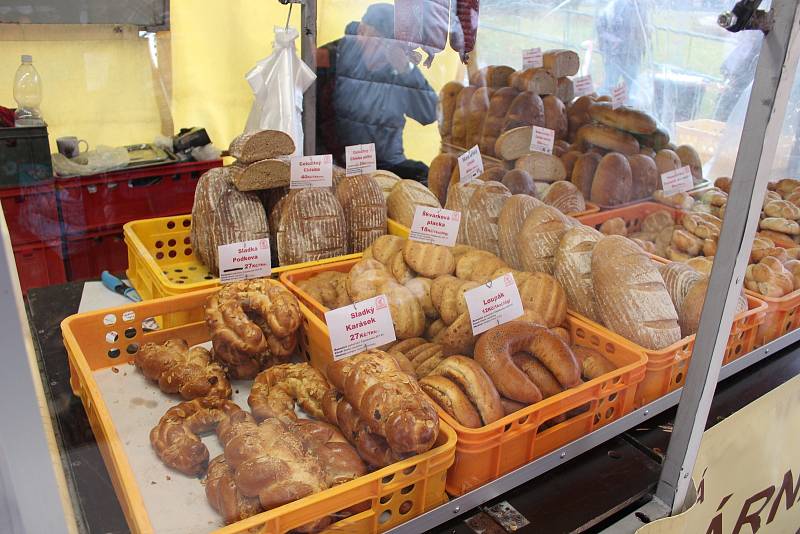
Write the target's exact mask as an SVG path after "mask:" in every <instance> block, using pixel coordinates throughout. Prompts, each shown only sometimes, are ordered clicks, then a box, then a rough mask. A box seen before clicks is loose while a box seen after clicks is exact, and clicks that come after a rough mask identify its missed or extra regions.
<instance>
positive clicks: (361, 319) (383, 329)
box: [325, 295, 396, 360]
mask: <svg viewBox="0 0 800 534" xmlns="http://www.w3.org/2000/svg"><path fill="white" fill-rule="evenodd" d="M325 322H326V323H327V325H328V331H329V332H330V338H331V349H332V350H333V359H334V360H341V359H342V358H346V357H348V356H352V355H353V354H358V353H359V352H364V351H365V350H369V349H371V348H373V347H379V346H381V345H385V344H387V343H391V342H392V341H394V340H395V339H396V338H395V333H394V324H393V323H392V314H391V312H390V310H389V300H388V299H387V297H386V295H378V296H377V297H372V298H371V299H366V300H362V301H361V302H356V303H354V304H351V305H349V306H344V307H342V308H337V309H335V310H330V311H327V312H325Z"/></svg>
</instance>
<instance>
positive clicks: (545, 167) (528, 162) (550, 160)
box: [514, 152, 567, 182]
mask: <svg viewBox="0 0 800 534" xmlns="http://www.w3.org/2000/svg"><path fill="white" fill-rule="evenodd" d="M514 168H515V169H519V170H523V171H525V172H527V173H528V174H530V175H531V177H533V179H534V181H537V182H557V181H559V180H564V179H566V177H567V171H566V169H565V168H564V164H563V163H561V160H560V159H558V158H557V157H556V156H554V155H552V154H544V153H542V152H531V153H530V154H526V155H524V156H522V157H521V158H519V159H518V160H517V162H516V163H515V164H514Z"/></svg>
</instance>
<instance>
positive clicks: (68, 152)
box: [56, 136, 89, 158]
mask: <svg viewBox="0 0 800 534" xmlns="http://www.w3.org/2000/svg"><path fill="white" fill-rule="evenodd" d="M81 143H86V148H85V149H84V150H83V151H84V152H86V151H87V150H89V143H88V142H86V141H85V140H83V139H78V138H77V137H75V136H67V137H59V138H58V139H56V145H57V146H58V151H59V152H60V153H61V154H63V155H65V156H67V157H68V158H74V157H75V156H77V155H78V154H80V153H81V149H80V146H81Z"/></svg>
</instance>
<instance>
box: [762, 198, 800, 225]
mask: <svg viewBox="0 0 800 534" xmlns="http://www.w3.org/2000/svg"><path fill="white" fill-rule="evenodd" d="M764 213H765V214H766V216H767V217H777V218H783V219H791V220H793V221H796V220H797V219H800V208H798V207H797V206H795V205H794V204H792V203H791V202H789V201H787V200H773V201H771V202H767V203H766V204H765V205H764Z"/></svg>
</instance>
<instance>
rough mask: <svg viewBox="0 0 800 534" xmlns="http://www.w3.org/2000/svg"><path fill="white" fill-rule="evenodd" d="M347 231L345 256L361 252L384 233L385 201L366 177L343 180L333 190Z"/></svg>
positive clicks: (373, 180) (364, 175)
mask: <svg viewBox="0 0 800 534" xmlns="http://www.w3.org/2000/svg"><path fill="white" fill-rule="evenodd" d="M336 200H338V201H339V205H340V206H341V207H342V212H343V213H344V221H345V226H346V229H347V241H346V246H347V252H348V254H352V253H354V252H361V251H363V250H364V249H366V248H367V247H368V246H370V245H371V244H372V242H373V241H375V240H376V239H377V238H379V237H380V236H382V235H384V234H385V233H386V228H387V223H386V201H385V200H384V198H383V193H382V192H381V187H380V186H379V185H378V182H376V181H375V179H374V178H372V177H371V176H370V175H368V174H362V175H358V176H346V177H345V178H343V179H342V180H341V182H339V185H338V186H337V187H336Z"/></svg>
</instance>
